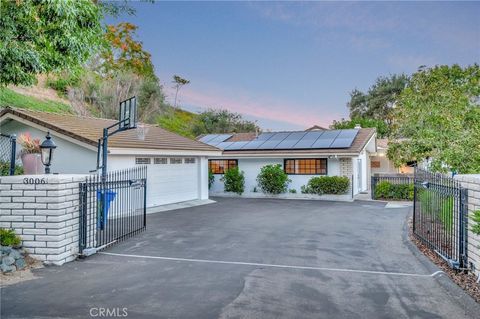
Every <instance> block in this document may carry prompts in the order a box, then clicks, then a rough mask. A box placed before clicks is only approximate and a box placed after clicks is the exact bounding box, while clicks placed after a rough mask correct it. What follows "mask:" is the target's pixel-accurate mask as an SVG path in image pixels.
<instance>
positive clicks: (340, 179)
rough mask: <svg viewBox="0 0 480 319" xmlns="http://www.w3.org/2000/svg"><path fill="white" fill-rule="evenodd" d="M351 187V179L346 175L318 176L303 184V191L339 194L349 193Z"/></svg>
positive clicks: (319, 193)
mask: <svg viewBox="0 0 480 319" xmlns="http://www.w3.org/2000/svg"><path fill="white" fill-rule="evenodd" d="M349 188H350V180H349V179H348V177H346V176H316V177H312V178H310V180H309V181H308V183H307V185H304V186H302V193H304V194H305V193H306V194H317V195H322V194H335V195H339V194H345V193H347V192H348V190H349Z"/></svg>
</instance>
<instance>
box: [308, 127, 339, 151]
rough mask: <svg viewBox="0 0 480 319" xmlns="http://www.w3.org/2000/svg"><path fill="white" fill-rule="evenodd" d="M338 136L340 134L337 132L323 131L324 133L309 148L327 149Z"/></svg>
mask: <svg viewBox="0 0 480 319" xmlns="http://www.w3.org/2000/svg"><path fill="white" fill-rule="evenodd" d="M338 134H340V131H339V130H331V131H325V133H323V134H322V136H320V137H319V138H318V139H317V140H316V141H315V143H313V144H312V146H311V148H329V147H330V145H331V144H332V143H333V141H334V140H335V138H336V137H337V136H338Z"/></svg>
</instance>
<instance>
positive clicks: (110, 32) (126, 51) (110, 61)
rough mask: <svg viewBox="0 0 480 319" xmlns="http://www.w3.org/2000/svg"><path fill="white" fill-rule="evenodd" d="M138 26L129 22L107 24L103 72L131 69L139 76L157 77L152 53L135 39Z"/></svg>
mask: <svg viewBox="0 0 480 319" xmlns="http://www.w3.org/2000/svg"><path fill="white" fill-rule="evenodd" d="M137 28H138V27H137V26H136V25H134V24H132V23H129V22H122V23H119V24H117V25H108V26H107V30H106V32H105V40H106V41H107V45H106V46H105V49H104V50H103V52H102V53H101V60H102V61H103V63H102V64H101V66H100V68H101V70H102V71H103V73H105V74H111V73H114V72H118V71H125V70H131V71H132V72H133V73H135V74H137V75H139V76H145V77H155V72H154V68H153V64H152V61H151V55H150V53H148V52H147V51H145V50H144V49H143V45H142V42H140V41H136V40H135V39H134V36H135V31H136V30H137Z"/></svg>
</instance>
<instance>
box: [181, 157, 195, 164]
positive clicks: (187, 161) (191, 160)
mask: <svg viewBox="0 0 480 319" xmlns="http://www.w3.org/2000/svg"><path fill="white" fill-rule="evenodd" d="M184 163H185V164H195V157H187V158H185V160H184Z"/></svg>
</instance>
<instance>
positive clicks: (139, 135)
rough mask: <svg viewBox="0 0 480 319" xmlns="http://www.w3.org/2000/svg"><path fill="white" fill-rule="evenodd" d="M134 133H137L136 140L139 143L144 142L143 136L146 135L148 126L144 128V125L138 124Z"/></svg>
mask: <svg viewBox="0 0 480 319" xmlns="http://www.w3.org/2000/svg"><path fill="white" fill-rule="evenodd" d="M136 131H137V138H138V139H139V140H140V141H144V140H145V136H146V135H147V133H148V126H146V125H145V124H138V125H137V129H136Z"/></svg>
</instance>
